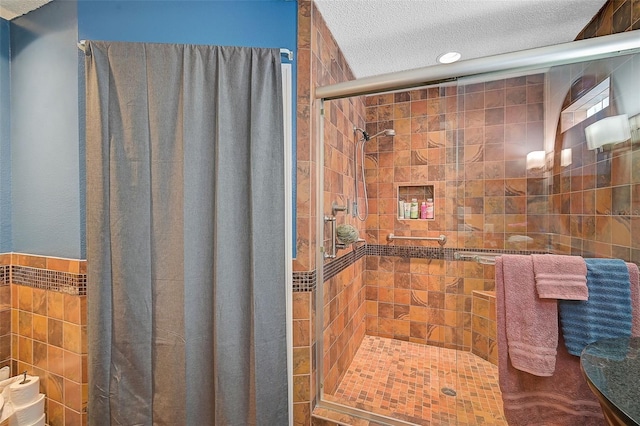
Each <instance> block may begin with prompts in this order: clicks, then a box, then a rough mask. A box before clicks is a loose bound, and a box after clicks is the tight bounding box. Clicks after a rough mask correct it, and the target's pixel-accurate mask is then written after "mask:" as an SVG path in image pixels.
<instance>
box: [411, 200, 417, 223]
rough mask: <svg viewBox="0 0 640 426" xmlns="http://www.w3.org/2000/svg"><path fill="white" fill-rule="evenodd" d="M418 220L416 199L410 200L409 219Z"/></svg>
mask: <svg viewBox="0 0 640 426" xmlns="http://www.w3.org/2000/svg"><path fill="white" fill-rule="evenodd" d="M417 218H418V199H417V198H413V199H411V219H417Z"/></svg>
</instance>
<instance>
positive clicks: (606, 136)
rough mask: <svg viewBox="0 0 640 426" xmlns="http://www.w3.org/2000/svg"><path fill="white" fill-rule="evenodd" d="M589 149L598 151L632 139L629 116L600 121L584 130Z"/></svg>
mask: <svg viewBox="0 0 640 426" xmlns="http://www.w3.org/2000/svg"><path fill="white" fill-rule="evenodd" d="M584 133H585V136H586V137H587V148H588V149H591V150H593V149H598V148H602V147H603V146H604V145H611V144H616V143H620V142H624V141H626V140H629V139H631V128H630V126H629V117H627V114H621V115H614V116H612V117H606V118H603V119H602V120H598V121H596V122H595V123H593V124H592V125H590V126H587V127H585V129H584Z"/></svg>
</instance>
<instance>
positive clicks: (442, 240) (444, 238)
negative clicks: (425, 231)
mask: <svg viewBox="0 0 640 426" xmlns="http://www.w3.org/2000/svg"><path fill="white" fill-rule="evenodd" d="M393 240H416V241H437V242H438V244H440V247H442V246H444V245H445V244H447V236H446V235H440V236H439V237H399V236H397V235H393V234H389V235H387V241H389V242H391V241H393Z"/></svg>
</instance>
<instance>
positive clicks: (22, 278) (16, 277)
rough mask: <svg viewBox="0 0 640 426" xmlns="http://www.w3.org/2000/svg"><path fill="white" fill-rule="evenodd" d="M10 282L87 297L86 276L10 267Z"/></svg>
mask: <svg viewBox="0 0 640 426" xmlns="http://www.w3.org/2000/svg"><path fill="white" fill-rule="evenodd" d="M11 282H12V283H13V284H17V285H24V286H28V287H33V288H40V289H43V290H49V291H57V292H60V293H66V294H71V295H75V296H86V295H87V275H86V274H72V273H69V272H60V271H50V270H48V269H38V268H30V267H28V266H19V265H12V266H11Z"/></svg>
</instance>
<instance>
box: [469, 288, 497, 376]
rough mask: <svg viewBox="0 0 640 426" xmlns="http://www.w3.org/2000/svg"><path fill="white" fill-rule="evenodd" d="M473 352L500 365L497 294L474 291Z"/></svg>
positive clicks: (472, 313)
mask: <svg viewBox="0 0 640 426" xmlns="http://www.w3.org/2000/svg"><path fill="white" fill-rule="evenodd" d="M471 334H472V343H471V352H473V353H474V354H476V355H478V356H479V357H480V358H482V359H485V360H487V361H489V362H491V363H492V364H494V365H498V345H497V342H496V294H495V292H494V291H474V292H473V295H472V305H471Z"/></svg>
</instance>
